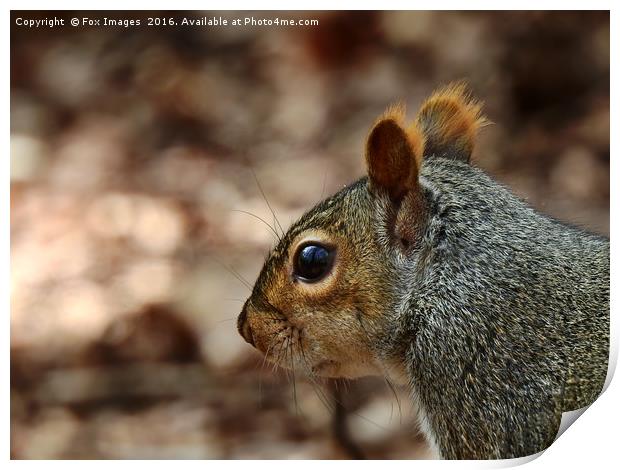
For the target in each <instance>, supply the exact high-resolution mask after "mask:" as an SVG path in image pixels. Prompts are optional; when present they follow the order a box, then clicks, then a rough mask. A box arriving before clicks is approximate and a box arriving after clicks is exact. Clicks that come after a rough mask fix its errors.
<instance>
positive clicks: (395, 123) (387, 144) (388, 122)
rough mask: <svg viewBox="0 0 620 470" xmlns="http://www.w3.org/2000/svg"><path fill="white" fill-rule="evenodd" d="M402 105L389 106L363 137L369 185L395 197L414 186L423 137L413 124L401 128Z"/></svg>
mask: <svg viewBox="0 0 620 470" xmlns="http://www.w3.org/2000/svg"><path fill="white" fill-rule="evenodd" d="M404 116H405V110H404V107H403V106H394V107H391V108H389V109H388V110H387V111H386V112H385V114H384V115H383V116H381V117H380V118H379V119H378V120H377V122H376V123H375V125H374V126H373V128H372V130H371V131H370V134H369V135H368V140H367V141H366V166H367V169H368V177H369V178H370V181H371V183H372V185H373V186H375V187H379V188H382V189H384V190H386V191H387V192H388V194H389V195H390V197H391V198H392V199H393V200H395V201H398V200H400V199H401V198H402V197H403V196H404V195H405V194H406V193H407V192H409V191H411V190H413V189H415V188H417V185H418V172H419V166H420V164H421V162H422V149H423V148H424V137H423V136H422V134H421V133H420V131H419V130H418V128H417V127H416V126H412V127H410V128H408V129H407V128H405V127H404V126H403V123H404Z"/></svg>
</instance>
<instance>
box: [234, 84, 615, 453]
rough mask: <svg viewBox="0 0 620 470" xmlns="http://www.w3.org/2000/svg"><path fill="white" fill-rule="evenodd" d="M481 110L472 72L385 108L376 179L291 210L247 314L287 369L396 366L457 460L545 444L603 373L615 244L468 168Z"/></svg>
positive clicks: (370, 162)
mask: <svg viewBox="0 0 620 470" xmlns="http://www.w3.org/2000/svg"><path fill="white" fill-rule="evenodd" d="M484 123H485V120H484V118H483V117H482V116H481V114H480V105H479V104H478V103H477V102H475V101H473V100H472V99H471V98H470V97H469V96H468V95H467V94H466V92H465V90H464V87H463V86H462V85H453V86H449V87H446V88H444V89H442V90H440V91H439V92H437V93H435V94H434V95H432V96H431V98H429V100H427V102H425V103H424V105H423V106H422V108H421V110H420V112H419V113H418V117H417V119H416V120H415V121H414V123H413V124H412V125H410V126H406V125H405V120H404V110H403V109H402V108H398V107H396V108H391V109H389V110H388V112H386V114H384V115H383V116H382V117H380V118H379V120H378V121H377V122H376V123H375V125H374V126H373V128H372V130H371V132H370V134H369V136H368V140H367V144H366V163H367V169H368V176H367V177H363V178H361V179H360V180H358V181H357V182H355V183H353V184H352V185H350V186H348V187H346V188H344V189H343V190H341V191H340V192H338V193H336V194H335V195H333V196H332V197H330V198H327V199H326V200H325V201H322V202H321V203H319V204H318V205H317V206H315V207H314V208H313V209H311V210H310V211H309V212H307V213H306V214H304V215H303V216H302V217H301V218H300V219H299V220H298V221H297V222H296V223H295V224H293V226H292V227H291V228H290V229H289V230H288V232H287V233H286V234H285V235H284V236H283V238H282V239H281V240H280V242H279V243H278V245H277V246H276V248H275V249H274V250H273V251H272V253H271V254H270V256H269V257H268V258H267V261H266V262H265V265H264V267H263V270H262V271H261V274H260V275H259V277H258V279H257V281H256V283H255V286H254V289H253V292H252V295H251V296H250V298H249V299H248V301H247V302H246V304H245V305H244V308H243V311H242V313H241V315H240V317H239V321H238V327H239V331H240V333H241V334H242V336H243V337H244V338H245V339H246V340H247V341H248V342H250V343H251V344H253V345H254V346H256V347H257V348H258V349H259V350H261V351H262V352H263V353H265V354H266V356H267V358H269V359H270V360H272V361H274V362H277V363H280V364H281V365H283V366H284V367H291V368H299V369H301V370H304V371H306V372H307V373H308V374H311V375H320V376H329V377H351V378H353V377H359V376H363V375H386V376H388V377H391V378H394V377H397V378H399V379H400V381H401V382H404V383H405V384H406V386H408V387H409V389H410V391H411V396H412V399H413V400H414V401H415V402H416V403H417V405H418V408H419V410H420V416H419V417H420V421H421V423H420V424H421V428H422V429H423V430H424V432H425V434H426V435H427V438H428V440H429V442H430V443H431V445H432V446H433V447H435V448H436V450H437V452H438V453H439V455H440V456H441V457H442V458H446V459H489V458H512V457H521V456H526V455H531V454H534V453H536V452H539V451H542V450H544V449H545V448H547V447H548V446H549V445H550V444H551V443H552V442H553V440H554V438H555V436H556V434H557V432H558V428H559V424H560V419H561V413H562V412H563V411H569V410H574V409H579V408H582V407H584V406H587V405H589V404H590V403H592V402H593V401H594V400H595V399H596V397H597V396H598V395H599V394H600V392H601V391H602V389H603V385H604V382H605V378H606V375H607V362H608V354H609V241H608V240H607V239H606V238H604V237H601V236H597V235H594V234H590V233H588V232H585V231H583V230H581V229H578V228H575V227H571V226H569V225H566V224H563V223H561V222H558V221H555V220H553V219H551V218H549V217H547V216H544V215H541V214H539V213H537V212H536V211H535V210H533V209H532V208H530V207H529V206H528V205H527V204H525V203H524V202H523V201H521V200H520V199H518V198H517V197H516V196H514V195H513V194H512V193H511V192H510V191H509V190H508V189H506V188H505V187H503V186H502V185H501V184H499V183H497V182H495V181H494V180H492V179H491V178H490V177H489V176H487V175H486V174H485V173H484V172H483V171H481V170H479V169H477V168H475V167H474V166H472V165H471V164H470V163H469V159H470V156H471V152H472V149H473V146H474V139H475V135H476V132H477V131H478V128H479V127H481V126H482V125H484Z"/></svg>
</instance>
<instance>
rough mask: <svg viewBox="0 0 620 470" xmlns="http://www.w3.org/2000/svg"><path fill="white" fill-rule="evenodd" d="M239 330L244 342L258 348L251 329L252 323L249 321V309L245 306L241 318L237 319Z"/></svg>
mask: <svg viewBox="0 0 620 470" xmlns="http://www.w3.org/2000/svg"><path fill="white" fill-rule="evenodd" d="M237 330H239V334H240V335H241V336H242V337H243V339H244V340H246V341H247V342H248V343H250V344H251V345H252V346H254V347H256V345H255V344H254V337H253V336H252V329H251V328H250V322H249V321H248V309H247V306H246V305H244V306H243V310H241V313H240V314H239V318H237Z"/></svg>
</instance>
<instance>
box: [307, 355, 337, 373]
mask: <svg viewBox="0 0 620 470" xmlns="http://www.w3.org/2000/svg"><path fill="white" fill-rule="evenodd" d="M337 368H338V363H337V362H336V361H332V360H330V359H326V360H324V361H320V362H319V363H317V364H315V365H313V366H312V373H313V374H316V375H322V376H325V377H330V376H331V374H333V373H334V372H335V370H336V369H337Z"/></svg>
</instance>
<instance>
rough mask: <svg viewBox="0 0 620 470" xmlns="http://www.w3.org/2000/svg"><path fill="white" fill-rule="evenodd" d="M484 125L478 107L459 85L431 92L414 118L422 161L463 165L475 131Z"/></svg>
mask: <svg viewBox="0 0 620 470" xmlns="http://www.w3.org/2000/svg"><path fill="white" fill-rule="evenodd" d="M486 124H488V121H487V119H486V118H485V117H484V116H483V115H482V103H480V102H479V101H476V100H474V99H473V98H472V97H471V95H470V94H469V92H468V91H467V87H466V85H465V83H463V82H457V83H453V84H450V85H448V86H446V87H444V88H441V89H439V90H437V91H435V92H434V93H433V94H432V95H431V97H430V98H428V99H427V100H426V101H425V102H424V104H423V105H422V107H421V108H420V111H419V113H418V116H417V118H416V125H417V126H418V127H419V129H420V130H421V132H422V134H423V135H424V139H425V147H424V155H425V156H426V157H433V156H435V157H445V158H451V159H455V160H462V161H465V162H469V159H470V157H471V153H472V151H473V149H474V144H475V140H476V136H477V134H478V130H479V129H480V128H481V127H483V126H485V125H486Z"/></svg>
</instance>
